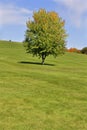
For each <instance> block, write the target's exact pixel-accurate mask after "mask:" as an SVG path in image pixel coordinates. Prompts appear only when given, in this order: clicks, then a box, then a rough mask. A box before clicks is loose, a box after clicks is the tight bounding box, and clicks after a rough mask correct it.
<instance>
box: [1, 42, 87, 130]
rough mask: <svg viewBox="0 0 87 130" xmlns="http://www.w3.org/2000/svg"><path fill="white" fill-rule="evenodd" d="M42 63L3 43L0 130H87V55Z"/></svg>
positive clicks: (20, 47)
mask: <svg viewBox="0 0 87 130" xmlns="http://www.w3.org/2000/svg"><path fill="white" fill-rule="evenodd" d="M40 62H41V60H40V59H38V58H36V57H32V56H31V55H29V54H26V53H25V48H24V47H23V45H22V44H21V43H13V42H5V41H0V130H87V55H82V54H75V53H66V54H65V55H64V56H59V57H58V58H56V59H54V58H53V57H48V58H47V59H46V62H45V63H46V64H45V65H40Z"/></svg>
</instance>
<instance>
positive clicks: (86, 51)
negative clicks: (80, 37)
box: [81, 47, 87, 55]
mask: <svg viewBox="0 0 87 130" xmlns="http://www.w3.org/2000/svg"><path fill="white" fill-rule="evenodd" d="M81 53H82V54H86V55H87V47H84V48H83V49H82V50H81Z"/></svg>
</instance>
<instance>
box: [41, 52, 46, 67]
mask: <svg viewBox="0 0 87 130" xmlns="http://www.w3.org/2000/svg"><path fill="white" fill-rule="evenodd" d="M45 58H46V55H45V54H44V53H43V54H42V65H44V61H45Z"/></svg>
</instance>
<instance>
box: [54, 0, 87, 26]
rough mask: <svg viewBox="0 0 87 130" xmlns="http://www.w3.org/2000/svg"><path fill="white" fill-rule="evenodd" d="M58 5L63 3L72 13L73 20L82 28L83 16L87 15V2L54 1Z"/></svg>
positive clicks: (82, 0)
mask: <svg viewBox="0 0 87 130" xmlns="http://www.w3.org/2000/svg"><path fill="white" fill-rule="evenodd" d="M54 1H55V2H56V3H61V4H63V5H64V6H66V7H67V9H68V11H69V12H70V13H69V15H70V18H71V20H72V21H73V22H74V23H75V24H76V26H80V25H81V24H82V21H83V15H84V14H85V13H87V0H54Z"/></svg>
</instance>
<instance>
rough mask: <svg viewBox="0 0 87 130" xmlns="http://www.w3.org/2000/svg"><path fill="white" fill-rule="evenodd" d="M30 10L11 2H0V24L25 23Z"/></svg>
mask: <svg viewBox="0 0 87 130" xmlns="http://www.w3.org/2000/svg"><path fill="white" fill-rule="evenodd" d="M31 16H32V11H31V10H28V9H26V8H20V7H16V6H14V5H11V4H8V5H7V4H0V26H2V25H7V24H26V20H27V19H28V17H31Z"/></svg>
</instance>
